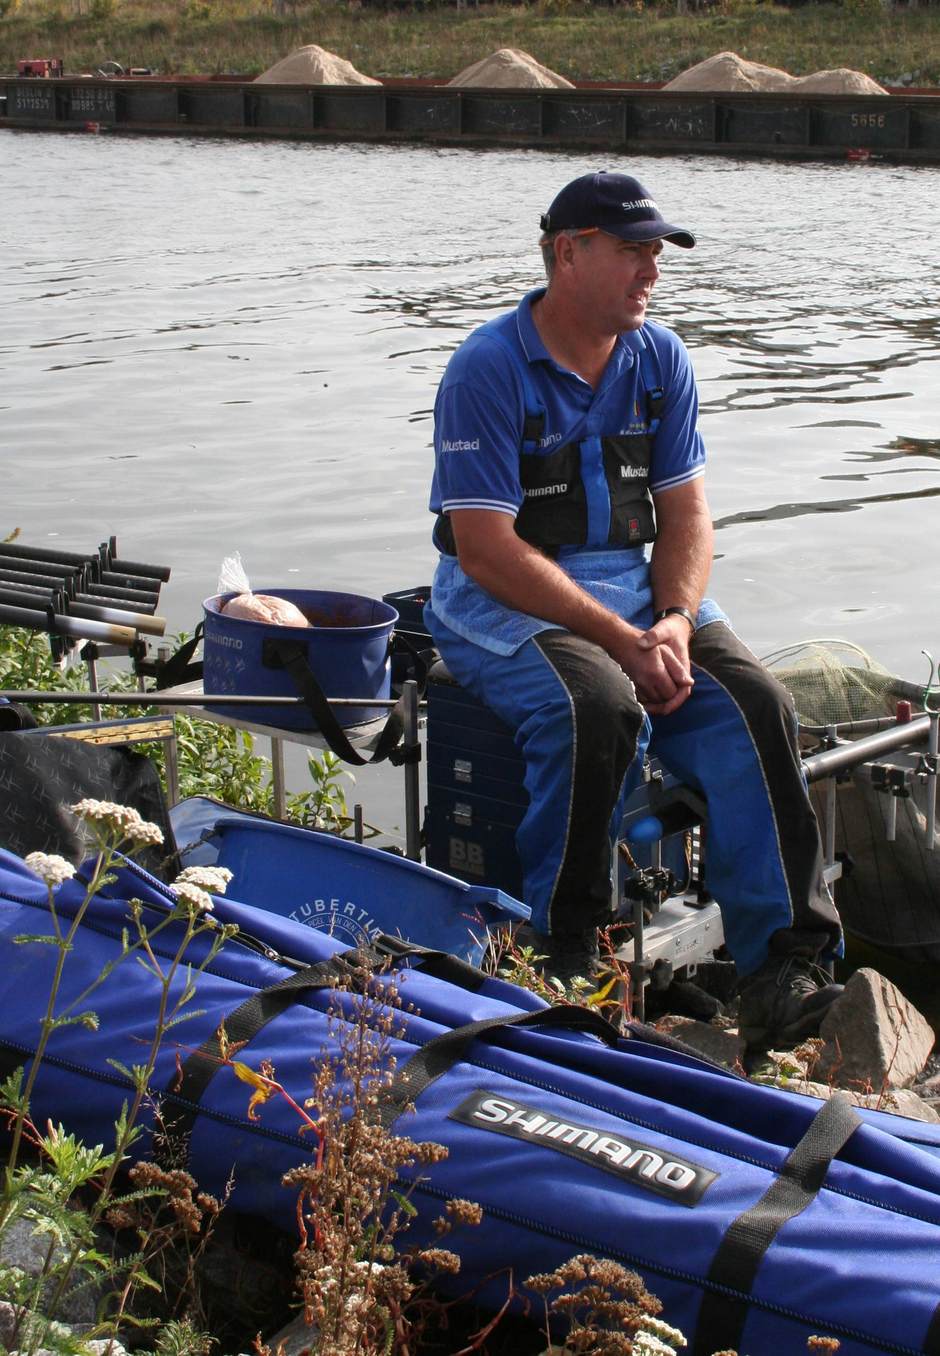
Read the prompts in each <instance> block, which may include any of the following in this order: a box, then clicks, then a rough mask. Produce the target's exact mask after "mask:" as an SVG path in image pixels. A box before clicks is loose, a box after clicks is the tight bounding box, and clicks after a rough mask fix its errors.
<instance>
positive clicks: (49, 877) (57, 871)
mask: <svg viewBox="0 0 940 1356" xmlns="http://www.w3.org/2000/svg"><path fill="white" fill-rule="evenodd" d="M23 860H24V861H25V862H26V865H27V866H28V867H29V869H30V871H32V872H33V874H34V875H36V876H38V877H39V878H40V880H44V881H45V882H46V884H47V885H48V886H50V888H52V889H55V887H56V886H57V885H61V884H62V882H63V881H66V880H71V879H72V877H73V876H74V875H75V867H74V866H73V865H72V863H71V862H67V861H66V860H65V858H64V857H59V856H57V855H56V854H55V853H54V852H31V853H30V854H29V855H28V856H27V857H24V858H23Z"/></svg>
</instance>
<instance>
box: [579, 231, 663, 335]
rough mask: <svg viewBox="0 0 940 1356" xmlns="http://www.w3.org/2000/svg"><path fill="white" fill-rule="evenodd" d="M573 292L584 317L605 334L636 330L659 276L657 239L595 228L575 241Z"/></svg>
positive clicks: (644, 314)
mask: <svg viewBox="0 0 940 1356" xmlns="http://www.w3.org/2000/svg"><path fill="white" fill-rule="evenodd" d="M576 244H577V245H579V246H580V247H581V248H579V249H576V251H575V255H576V257H575V260H574V268H575V270H576V275H575V281H576V284H577V295H578V297H579V300H580V302H581V304H582V305H583V307H584V308H585V318H586V319H587V320H588V321H589V323H590V324H591V325H592V327H597V328H600V329H601V331H602V332H603V333H605V334H621V333H623V331H624V330H638V329H639V328H640V326H641V325H642V324H643V321H644V320H645V319H646V308H647V305H648V303H649V299H650V293H651V292H652V290H653V285H654V283H655V282H656V279H657V278H658V277H659V266H658V262H657V261H658V259H659V256H660V254H661V253H662V250H663V242H662V241H661V240H647V241H635V240H619V239H618V238H617V237H616V236H613V235H607V234H606V232H604V231H597V232H594V233H592V234H591V235H589V236H585V238H584V239H582V240H579V241H577V242H576Z"/></svg>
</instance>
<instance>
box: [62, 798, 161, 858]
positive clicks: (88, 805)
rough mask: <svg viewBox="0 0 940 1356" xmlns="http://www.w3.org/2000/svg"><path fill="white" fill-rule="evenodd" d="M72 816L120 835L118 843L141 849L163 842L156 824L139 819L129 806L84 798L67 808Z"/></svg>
mask: <svg viewBox="0 0 940 1356" xmlns="http://www.w3.org/2000/svg"><path fill="white" fill-rule="evenodd" d="M69 809H70V810H71V811H72V813H73V814H74V815H78V817H79V819H84V820H86V822H87V823H89V824H96V825H98V826H99V827H100V828H102V829H104V830H106V831H110V832H112V833H116V834H119V835H120V838H119V840H118V841H120V842H126V841H127V840H128V839H130V841H131V842H133V843H137V844H138V845H139V846H141V847H146V846H148V845H149V846H154V847H156V846H158V845H159V844H160V843H162V842H163V832H162V830H161V829H159V828H158V827H157V825H156V824H151V823H150V822H149V820H146V819H141V817H140V815H139V814H138V812H137V811H136V810H134V809H131V807H130V806H129V805H115V804H114V802H113V801H110V800H94V799H92V798H91V797H90V796H86V798H85V799H84V800H80V801H78V803H77V804H76V805H71V806H69Z"/></svg>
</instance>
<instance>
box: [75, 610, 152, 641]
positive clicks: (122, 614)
mask: <svg viewBox="0 0 940 1356" xmlns="http://www.w3.org/2000/svg"><path fill="white" fill-rule="evenodd" d="M68 615H69V616H70V617H87V618H88V619H89V620H90V621H101V622H114V623H115V624H116V625H119V626H133V628H134V630H135V631H142V632H143V633H144V634H145V635H148V636H162V635H163V634H164V632H165V631H166V617H152V616H148V615H147V614H146V613H143V612H130V611H129V610H128V609H127V608H118V607H99V606H96V605H95V604H93V603H79V602H70V603H69V606H68Z"/></svg>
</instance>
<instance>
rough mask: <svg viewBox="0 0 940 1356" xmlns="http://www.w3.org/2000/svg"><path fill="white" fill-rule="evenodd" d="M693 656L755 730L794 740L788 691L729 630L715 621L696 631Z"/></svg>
mask: <svg viewBox="0 0 940 1356" xmlns="http://www.w3.org/2000/svg"><path fill="white" fill-rule="evenodd" d="M690 657H691V660H692V663H693V665H694V666H697V667H699V668H701V669H703V670H704V672H706V673H707V674H708V675H709V677H711V678H713V679H714V680H715V681H716V682H717V683H719V684H720V686H721V687H723V688H724V689H725V691H726V692H727V693H728V694H729V695H730V696H731V698H732V699H733V700H734V701H735V703H736V704H737V706H738V707H739V709H740V710H741V712H742V714H743V715H744V718H745V720H746V721H747V724H748V726H749V727H750V728H751V729H752V731H764V732H765V734H766V735H771V734H773V733H776V734H778V735H779V734H781V733H782V734H783V736H784V737H785V738H786V739H787V740H788V742H789V741H791V740H793V739H795V736H796V730H797V717H796V712H795V710H794V706H793V699H792V698H791V696H790V694H789V692H788V691H787V689H786V688H785V687H784V686H783V684H782V683H781V682H779V681H778V679H776V678H775V677H774V675H773V674H772V673H771V672H770V671H769V670H768V669H766V668H765V667H764V665H763V664H762V663H761V662H760V660H759V659H757V658H756V657H755V656H754V655H753V654H752V653H751V651H750V650H749V649H748V648H747V646H746V645H744V643H743V642H742V641H740V640H739V639H738V637H737V636H736V635H735V634H734V632H733V631H732V630H731V629H730V627H728V626H725V625H723V624H722V623H717V622H716V623H714V624H712V625H711V626H706V627H703V629H702V630H701V631H698V632H696V634H695V636H694V637H693V640H692V647H691V650H690Z"/></svg>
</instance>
